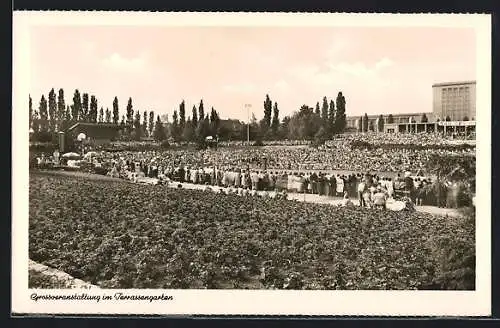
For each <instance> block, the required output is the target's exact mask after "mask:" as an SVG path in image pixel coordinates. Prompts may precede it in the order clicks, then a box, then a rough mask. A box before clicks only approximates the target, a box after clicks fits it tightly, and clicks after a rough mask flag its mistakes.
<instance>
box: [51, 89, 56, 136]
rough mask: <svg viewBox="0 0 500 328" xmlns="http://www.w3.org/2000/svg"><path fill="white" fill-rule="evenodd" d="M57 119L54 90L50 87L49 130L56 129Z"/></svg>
mask: <svg viewBox="0 0 500 328" xmlns="http://www.w3.org/2000/svg"><path fill="white" fill-rule="evenodd" d="M57 121H58V120H57V101H56V92H55V91H54V89H51V90H50V92H49V130H50V131H51V132H55V131H56V126H57Z"/></svg>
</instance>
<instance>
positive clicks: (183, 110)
mask: <svg viewBox="0 0 500 328" xmlns="http://www.w3.org/2000/svg"><path fill="white" fill-rule="evenodd" d="M185 125H186V105H185V104H184V100H183V101H182V102H181V103H180V105H179V129H180V131H184V126H185Z"/></svg>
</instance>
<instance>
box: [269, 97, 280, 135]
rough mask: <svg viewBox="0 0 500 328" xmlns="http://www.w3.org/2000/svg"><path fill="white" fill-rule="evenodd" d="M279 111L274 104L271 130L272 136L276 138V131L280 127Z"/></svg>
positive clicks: (275, 103) (276, 104)
mask: <svg viewBox="0 0 500 328" xmlns="http://www.w3.org/2000/svg"><path fill="white" fill-rule="evenodd" d="M279 115H280V110H279V109H278V103H277V102H274V108H273V120H272V122H271V130H272V131H273V136H275V137H277V136H278V130H279V127H280V118H279Z"/></svg>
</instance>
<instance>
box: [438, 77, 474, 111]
mask: <svg viewBox="0 0 500 328" xmlns="http://www.w3.org/2000/svg"><path fill="white" fill-rule="evenodd" d="M432 93H433V111H432V112H433V114H434V116H435V117H436V120H437V119H439V120H440V121H474V120H475V119H476V81H464V82H447V83H437V84H434V85H433V86H432Z"/></svg>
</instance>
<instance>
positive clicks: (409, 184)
mask: <svg viewBox="0 0 500 328" xmlns="http://www.w3.org/2000/svg"><path fill="white" fill-rule="evenodd" d="M404 183H405V189H404V190H405V195H406V196H407V197H408V198H410V199H411V201H412V202H415V198H414V196H415V195H414V190H415V184H414V182H413V179H412V178H411V176H410V174H409V173H408V172H407V173H406V174H405V179H404Z"/></svg>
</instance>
